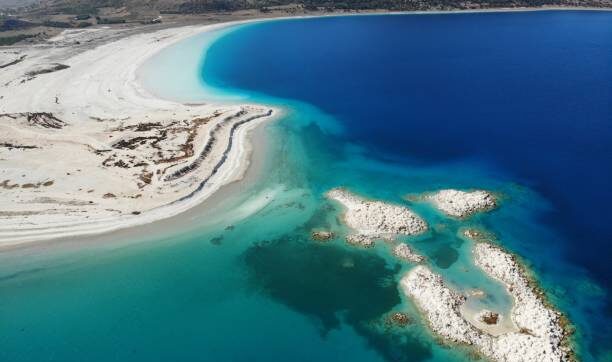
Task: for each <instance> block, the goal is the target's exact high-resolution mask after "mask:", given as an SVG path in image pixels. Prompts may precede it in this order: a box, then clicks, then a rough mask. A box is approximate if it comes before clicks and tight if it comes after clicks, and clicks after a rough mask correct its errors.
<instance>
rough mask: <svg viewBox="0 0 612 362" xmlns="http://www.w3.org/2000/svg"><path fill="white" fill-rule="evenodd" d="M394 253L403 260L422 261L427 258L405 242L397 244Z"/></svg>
mask: <svg viewBox="0 0 612 362" xmlns="http://www.w3.org/2000/svg"><path fill="white" fill-rule="evenodd" d="M393 255H395V256H396V257H397V258H399V259H402V260H407V261H411V262H414V263H420V262H422V261H423V260H425V257H423V256H422V255H419V254H417V253H415V252H414V250H412V249H411V248H410V247H409V246H408V245H406V244H404V243H400V244H397V245H396V246H395V247H394V248H393Z"/></svg>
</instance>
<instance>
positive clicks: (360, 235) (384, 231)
mask: <svg viewBox="0 0 612 362" xmlns="http://www.w3.org/2000/svg"><path fill="white" fill-rule="evenodd" d="M327 197H328V198H329V199H331V200H334V201H337V202H339V203H341V204H342V205H343V206H344V207H345V208H346V212H345V213H344V222H345V223H346V225H347V226H349V227H350V228H352V229H353V230H354V234H353V235H350V236H349V237H348V238H347V241H348V242H349V243H351V244H359V245H363V246H370V245H372V244H373V242H374V240H375V239H386V240H393V239H394V238H395V237H396V236H397V235H417V234H420V233H423V232H424V231H426V230H427V224H426V223H425V221H424V220H423V219H422V218H421V217H420V216H418V215H417V214H415V213H414V212H412V211H411V210H410V209H408V208H406V207H403V206H399V205H393V204H388V203H385V202H382V201H370V200H366V199H364V198H362V197H359V196H357V195H354V194H352V193H350V192H349V191H347V190H345V189H340V188H338V189H333V190H331V191H329V192H328V193H327Z"/></svg>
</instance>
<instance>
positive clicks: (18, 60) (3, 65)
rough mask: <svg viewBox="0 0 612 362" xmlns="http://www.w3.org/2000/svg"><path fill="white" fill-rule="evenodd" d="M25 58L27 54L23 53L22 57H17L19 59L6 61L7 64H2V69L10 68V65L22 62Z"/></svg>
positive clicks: (0, 67)
mask: <svg viewBox="0 0 612 362" xmlns="http://www.w3.org/2000/svg"><path fill="white" fill-rule="evenodd" d="M25 58H26V55H22V56H21V57H19V58H17V59H15V60H13V61H12V62H8V63H6V64H0V69H2V68H8V67H10V66H11V65H15V64H17V63H21V62H22V61H23V60H24V59H25Z"/></svg>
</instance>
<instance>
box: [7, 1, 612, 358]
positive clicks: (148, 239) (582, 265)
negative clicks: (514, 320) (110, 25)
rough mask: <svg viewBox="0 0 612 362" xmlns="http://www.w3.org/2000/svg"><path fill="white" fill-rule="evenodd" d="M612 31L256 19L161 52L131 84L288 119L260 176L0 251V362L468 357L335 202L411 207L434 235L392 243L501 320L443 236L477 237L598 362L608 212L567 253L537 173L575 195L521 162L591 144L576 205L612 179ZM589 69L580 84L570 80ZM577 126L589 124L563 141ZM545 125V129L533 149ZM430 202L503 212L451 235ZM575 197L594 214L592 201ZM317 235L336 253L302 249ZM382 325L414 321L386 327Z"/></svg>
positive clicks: (443, 21)
mask: <svg viewBox="0 0 612 362" xmlns="http://www.w3.org/2000/svg"><path fill="white" fill-rule="evenodd" d="M610 20H612V14H610V15H608V14H606V13H591V12H580V13H575V12H541V13H537V14H536V13H516V14H463V15H435V16H434V15H427V16H414V15H406V16H367V17H350V18H347V17H343V18H326V19H314V20H312V19H310V20H307V19H304V20H287V21H272V22H263V23H258V24H254V25H245V26H239V27H235V28H231V29H226V30H223V31H221V32H218V33H214V34H205V35H201V36H196V37H193V38H191V39H188V40H186V41H183V42H181V43H179V44H177V45H175V46H173V47H171V48H168V49H167V50H164V51H162V52H161V53H160V54H159V56H158V57H156V58H155V59H153V60H152V62H150V63H149V64H147V65H145V67H144V68H143V70H142V74H141V75H142V76H144V77H145V79H146V85H147V86H148V87H150V88H152V89H154V90H155V92H156V93H158V94H160V95H162V96H165V97H168V98H174V99H180V100H183V101H198V100H202V99H210V98H211V97H213V98H217V99H225V100H228V101H233V102H235V101H244V100H245V101H250V102H260V103H267V104H273V105H277V106H280V107H282V108H283V109H284V110H285V112H286V114H285V116H284V117H283V119H281V120H279V121H277V122H275V123H272V124H270V125H268V126H266V129H265V133H266V136H267V137H266V144H265V145H260V146H265V147H259V148H260V149H261V148H265V155H262V156H265V158H266V162H265V163H264V164H263V165H262V166H261V167H262V168H263V171H262V172H261V176H260V177H258V179H257V181H256V182H249V183H245V184H244V185H243V186H241V187H240V188H239V190H240V191H241V193H240V194H234V195H233V196H232V197H231V198H228V199H227V200H225V199H224V200H222V201H221V202H219V203H218V204H217V205H216V206H215V209H214V211H213V212H210V213H208V214H207V213H205V212H204V211H202V215H201V216H198V213H199V212H200V211H196V212H193V215H195V216H193V218H192V214H190V215H189V216H188V217H187V216H186V217H185V218H184V219H185V220H186V221H185V220H183V223H182V224H179V225H180V227H176V228H174V229H172V230H163V231H161V232H159V230H157V229H153V227H144V228H139V229H137V231H138V235H137V236H136V237H135V236H134V234H129V233H123V234H122V233H119V234H118V235H116V236H110V237H108V238H112V239H113V240H112V241H113V242H112V243H111V244H105V243H104V241H105V240H104V238H102V239H103V240H88V239H91V238H85V239H87V240H83V241H84V242H85V241H91V242H90V243H86V244H85V245H83V246H80V247H74V246H72V245H70V246H67V247H58V248H52V249H51V250H42V251H41V250H24V251H16V252H13V253H10V254H3V255H0V360H2V361H70V360H79V361H81V360H92V361H97V360H99V361H108V360H204V361H213V360H214V361H217V360H223V361H226V360H230V361H243V360H244V361H246V360H249V361H252V360H262V361H270V360H296V361H310V360H315V359H320V360H340V359H351V360H357V361H377V360H381V361H383V360H386V361H402V360H403V361H467V360H470V359H471V355H470V352H469V351H466V350H463V349H462V348H448V347H445V346H442V345H440V344H439V343H438V342H437V340H436V339H435V338H434V337H433V336H432V335H431V334H430V332H429V330H428V329H427V327H426V326H425V324H424V321H423V320H422V319H421V318H420V316H419V315H418V313H416V311H415V310H414V307H413V306H412V304H411V303H410V301H407V300H404V298H403V296H402V295H401V293H400V292H399V290H398V288H397V282H398V280H399V278H400V277H401V275H402V274H403V273H404V272H405V271H406V270H408V269H409V268H410V265H406V264H399V263H397V262H396V261H395V260H394V259H393V258H392V257H391V255H390V253H389V250H388V248H387V246H386V245H385V244H384V243H381V242H379V243H378V244H377V246H376V247H375V248H373V249H366V250H364V249H355V248H352V247H349V246H347V245H345V243H344V242H343V240H342V237H343V236H344V235H345V233H346V228H345V227H344V226H343V225H341V224H340V223H339V222H338V221H337V220H338V215H339V212H340V210H338V209H337V206H336V205H334V204H332V203H329V202H327V201H326V200H325V199H324V198H323V197H322V194H323V193H324V192H325V191H327V190H328V189H330V188H332V187H337V186H346V187H348V188H350V189H351V190H352V191H354V192H357V193H360V194H363V195H366V196H370V197H374V198H379V199H383V200H388V201H392V202H396V203H400V204H405V205H408V206H410V207H412V208H413V209H414V210H415V211H416V212H418V213H419V214H420V215H422V216H423V217H424V218H426V219H427V221H428V222H429V224H430V225H431V226H432V228H431V231H429V232H428V233H427V234H425V235H422V236H419V237H416V238H406V239H405V240H404V241H405V242H408V243H410V244H411V245H412V246H413V247H414V248H415V249H416V250H418V251H419V252H420V253H422V254H424V255H425V256H426V257H427V258H428V261H429V264H430V265H431V266H432V268H433V269H435V270H436V271H437V272H439V273H441V274H443V275H444V276H445V278H447V279H448V280H449V281H450V282H451V283H452V284H453V285H454V286H456V287H457V288H459V289H465V290H467V289H474V288H479V289H482V290H484V291H486V292H487V298H485V299H484V300H482V301H481V302H480V303H481V305H483V306H487V307H488V308H493V309H495V310H499V311H500V312H504V311H507V310H508V308H509V307H510V304H511V300H509V298H508V296H507V295H506V293H505V292H504V291H503V288H501V286H500V285H499V284H497V283H495V282H493V281H491V280H489V279H487V278H486V277H485V276H484V275H483V274H482V273H481V272H480V271H479V270H477V269H476V268H474V266H473V265H472V263H471V258H470V250H471V249H470V242H469V241H465V240H463V239H462V238H459V237H457V232H458V230H459V229H460V228H461V227H465V226H476V227H481V228H485V229H487V230H489V231H491V232H493V233H494V234H495V235H496V236H497V238H498V241H499V242H500V243H502V244H503V245H505V246H506V247H508V248H509V249H511V250H514V251H516V252H517V253H518V254H519V255H521V256H522V257H523V258H524V259H525V260H526V262H527V263H528V264H529V266H530V267H531V268H532V269H533V270H534V272H535V273H536V275H537V277H538V279H539V281H540V282H541V283H542V285H543V286H544V287H545V289H546V291H547V293H548V295H549V297H550V299H551V300H552V301H553V302H554V303H555V304H556V305H558V306H559V308H560V309H561V310H562V311H564V312H566V313H567V314H568V315H569V317H570V319H571V320H572V322H573V323H574V324H575V325H576V328H577V334H576V338H575V339H576V348H577V352H578V353H579V356H580V357H581V359H582V360H586V361H605V360H609V359H610V356H611V354H612V352H611V351H610V349H609V348H610V347H609V345H608V344H609V343H607V342H608V341H609V340H610V339H611V337H612V334H611V332H610V327H609V325H610V321H611V318H610V304H609V302H608V299H607V295H608V292H609V289H608V288H609V284H608V283H607V280H609V279H607V277H608V275H607V274H605V272H602V271H601V270H600V269H605V268H601V265H605V260H609V256H610V247H609V246H606V245H604V243H603V242H600V241H597V240H599V239H597V238H605V237H607V235H610V234H607V231H606V230H608V229H606V228H605V227H603V226H602V225H601V222H598V220H600V219H602V218H603V219H605V215H606V214H605V210H604V211H601V212H602V213H604V214H603V216H602V215H600V214H599V213H594V214H593V215H592V216H589V217H588V218H580V219H578V226H576V228H577V230H578V231H574V232H584V235H589V242H591V241H592V243H593V245H596V246H597V247H598V249H597V253H592V252H589V251H585V252H584V253H583V254H581V255H574V254H576V253H577V252H578V251H580V250H582V249H583V248H582V249H581V248H579V247H578V246H581V245H584V242H582V243H581V241H582V240H581V239H577V238H575V237H574V235H573V234H572V233H570V232H568V231H567V230H568V229H567V228H563V227H560V226H559V224H560V223H563V222H564V221H566V220H567V218H568V216H567V215H568V213H569V215H570V216H571V215H573V214H572V213H576V212H579V211H584V210H575V207H576V206H575V205H574V203H573V202H574V201H575V200H573V199H569V200H567V199H565V200H564V199H558V198H557V197H556V195H557V194H556V193H555V189H554V187H552V186H551V185H549V183H550V182H551V181H550V179H549V178H547V177H544V176H546V175H549V174H550V175H553V176H556V179H557V182H558V183H561V186H562V187H567V188H568V189H567V190H569V189H570V188H571V187H572V186H574V185H576V184H580V178H578V177H571V176H572V175H568V174H567V173H564V172H562V170H561V169H559V168H556V167H555V166H556V163H554V162H548V163H542V162H539V158H540V157H539V156H537V155H536V154H535V152H534V149H537V148H541V149H542V152H544V156H546V157H550V154H555V153H557V154H558V153H559V152H560V151H563V152H568V153H571V152H577V150H579V149H580V147H584V144H585V143H589V142H587V141H589V140H590V143H589V144H590V145H592V146H591V147H594V149H595V150H597V151H598V152H597V153H595V152H594V151H593V150H591V152H592V153H593V160H592V161H593V163H594V164H599V166H600V167H599V171H597V169H592V168H590V167H588V166H589V165H588V164H587V165H585V166H583V167H581V168H580V170H581V172H584V176H585V179H584V180H583V181H582V182H583V183H582V185H583V187H582V188H581V190H582V191H584V188H588V189H589V190H587V191H591V190H590V189H591V188H594V187H595V186H596V185H595V184H593V183H592V182H591V181H590V178H591V177H586V176H587V175H592V174H594V175H595V176H597V180H596V181H593V182H602V181H606V180H609V174H608V172H609V171H608V170H602V168H603V167H601V165H603V164H605V163H604V161H606V160H608V159H607V157H609V155H610V153H607V152H608V151H609V148H608V147H609V145H610V142H609V141H610V134H609V127H608V128H605V127H604V128H602V127H601V125H602V124H605V121H608V122H609V120H610V119H611V118H610V109H609V107H607V106H605V104H607V103H605V102H604V100H605V101H606V102H607V100H609V97H608V95H610V89H609V84H610V83H609V81H610V80H612V75H611V74H610V73H611V72H612V70H610V69H609V67H605V64H609V63H606V62H605V59H612V58H609V57H610V54H611V52H612V44H610V41H611V40H610V39H612V38H611V37H608V35H610V27H609V25H606V24H610ZM483 29H487V31H483ZM553 35H554V36H553ZM470 39H471V41H470ZM514 39H518V40H514ZM584 39H588V41H585V40H584ZM509 49H510V50H511V51H509ZM204 54H205V55H206V57H205V58H204V57H203V55H204ZM509 56H512V57H513V58H509ZM543 59H547V60H548V61H547V62H543ZM584 59H589V62H590V63H589V64H588V66H587V65H580V66H578V65H577V64H583V63H579V62H580V61H583V60H584ZM577 62H578V63H577ZM560 70H564V71H563V73H562V74H563V77H561V76H559V72H560ZM517 77H518V78H517ZM489 79H490V80H489ZM324 82H325V83H324ZM491 83H492V84H491ZM568 84H571V85H572V87H568ZM493 85H495V87H493ZM551 89H552V90H554V92H553V91H551ZM521 93H525V95H524V97H520V95H521ZM576 94H579V95H582V94H584V95H588V96H584V97H578V96H576ZM535 95H537V99H534V97H535ZM555 99H556V100H555ZM568 99H571V101H572V102H570V105H567V106H566V107H565V106H563V104H565V103H567V102H568ZM441 100H443V101H441ZM470 100H479V102H478V107H476V105H475V104H473V103H470ZM535 100H537V102H536V101H535ZM528 101H530V102H528ZM559 103H562V104H561V105H560V104H559ZM533 104H536V105H533ZM602 104H604V106H602ZM538 105H539V106H538ZM500 107H501V109H503V111H495V110H496V109H500ZM525 107H528V108H525ZM555 107H556V108H555ZM557 108H560V109H557ZM473 109H478V112H472V110H473ZM519 111H520V112H519ZM553 111H554V112H553ZM568 112H569V113H568ZM578 115H580V116H581V117H580V119H581V122H582V125H583V126H582V127H580V129H579V130H576V129H575V128H574V129H572V128H571V127H569V126H567V125H571V124H573V123H572V122H571V120H573V119H576V117H577V116H578ZM519 116H520V117H519ZM562 116H563V117H565V118H563V117H562ZM551 118H552V119H553V120H555V122H556V123H555V126H556V127H554V128H555V131H554V132H552V133H550V132H549V133H548V136H549V137H544V138H542V137H541V132H543V131H544V125H545V124H546V123H547V122H551ZM492 119H494V120H495V123H493V121H491V120H492ZM448 120H454V121H456V122H449V121H448ZM536 121H538V122H541V123H537V124H536V126H532V125H533V124H534V122H536ZM508 124H510V125H512V126H511V127H509V126H508ZM549 126H550V124H549ZM534 127H535V128H534ZM568 127H569V128H568ZM515 129H516V131H515ZM585 130H590V132H586V131H585ZM572 131H573V133H572ZM521 133H526V134H528V135H531V137H527V139H525V138H524V137H523V138H521V137H520V134H521ZM483 134H485V135H490V136H491V137H490V138H491V139H490V140H489V139H486V140H483V139H482V135H483ZM570 135H571V137H570ZM451 136H453V137H451ZM536 136H537V137H536ZM536 138H537V140H539V141H540V143H539V144H537V145H534V146H531V144H530V142H534V139H536ZM474 139H476V140H477V141H479V143H475V142H474ZM542 139H544V140H545V141H546V142H544V141H543V140H542ZM559 140H563V141H564V143H563V145H564V148H559ZM517 145H518V146H517ZM521 147H522V148H525V149H526V151H521V150H520V149H521ZM555 147H556V148H555ZM508 150H511V151H513V152H512V154H509V153H508ZM564 150H565V151H564ZM549 151H550V153H546V152H549ZM523 152H527V154H525V153H523ZM544 156H541V157H544ZM519 161H520V162H519ZM563 161H564V162H565V166H575V162H577V161H581V162H585V160H584V159H574V158H572V157H569V156H568V157H564V158H563ZM572 162H574V163H572ZM522 163H528V164H530V165H531V167H527V166H525V167H518V166H517V165H520V164H522ZM549 164H550V165H549ZM568 168H569V169H571V167H568ZM541 169H543V171H542V172H541V173H538V172H534V171H533V170H538V171H539V170H541ZM542 175H544V176H542ZM590 182H591V183H590ZM441 187H459V188H462V187H465V188H471V187H482V188H487V189H491V190H494V191H496V192H499V193H500V194H502V195H503V200H502V207H501V208H499V209H498V210H496V211H494V212H492V213H489V214H486V215H481V216H477V217H475V218H473V219H470V220H469V221H467V222H458V221H454V220H450V219H448V218H446V217H444V216H442V215H440V214H439V213H437V212H436V211H435V210H433V209H432V208H431V207H430V206H428V205H426V204H421V203H412V202H409V201H407V200H406V198H404V196H406V195H409V194H415V193H419V192H423V191H428V190H432V189H436V188H441ZM580 195H582V196H584V197H585V198H586V200H589V203H588V207H589V210H591V208H596V207H597V205H593V204H592V202H591V201H590V199H589V198H588V197H589V195H590V193H589V192H586V191H585V192H581V194H580ZM606 195H607V194H606V190H602V191H601V193H600V197H601V198H602V200H605V197H606ZM266 196H267V198H266ZM560 205H563V207H562V206H560ZM584 219H587V220H586V221H585V220H584ZM587 222H591V224H588V223H587ZM585 223H586V224H585ZM583 225H587V226H589V225H596V228H595V230H596V231H597V232H598V233H600V234H598V235H596V237H597V238H595V237H593V235H594V234H593V233H586V231H585V229H581V228H580V227H582V226H583ZM608 227H609V226H608ZM315 228H324V229H330V230H333V231H334V232H335V233H336V235H337V236H338V237H337V239H336V240H333V241H331V242H329V243H318V242H314V241H312V240H310V238H309V233H310V230H312V229H315ZM602 230H603V231H602ZM93 239H97V238H93ZM135 239H137V240H135ZM134 241H139V242H138V243H135V242H134ZM602 259H603V260H604V261H603V262H602ZM392 311H404V312H406V313H408V314H409V316H410V317H411V320H412V323H411V324H410V325H408V326H407V327H404V328H399V327H394V326H389V325H388V324H387V323H385V320H386V316H387V315H388V313H390V312H392Z"/></svg>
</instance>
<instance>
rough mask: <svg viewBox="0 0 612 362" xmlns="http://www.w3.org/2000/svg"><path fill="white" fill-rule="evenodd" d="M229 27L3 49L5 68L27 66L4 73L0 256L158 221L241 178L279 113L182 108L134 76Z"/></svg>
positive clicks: (86, 34)
mask: <svg viewBox="0 0 612 362" xmlns="http://www.w3.org/2000/svg"><path fill="white" fill-rule="evenodd" d="M224 26H228V25H227V24H219V25H209V26H199V27H180V28H171V29H165V30H160V31H156V32H151V33H139V34H133V35H127V36H126V34H121V31H119V30H110V29H97V30H96V31H83V32H74V31H67V32H66V33H65V34H63V35H61V36H59V37H56V38H54V39H53V42H52V45H42V46H29V47H12V48H5V49H2V53H1V55H2V56H1V57H0V60H1V61H0V65H6V64H7V63H11V62H14V61H15V60H18V59H21V57H23V56H25V58H23V59H22V60H21V61H19V62H17V63H15V64H11V65H8V66H6V67H5V68H3V69H2V71H1V72H0V205H2V209H0V246H6V245H12V244H16V243H23V242H28V241H34V240H41V239H51V238H58V237H67V236H74V235H82V234H92V233H102V232H107V231H111V230H116V229H120V228H125V227H129V226H133V225H138V224H144V223H150V222H152V221H155V220H159V219H162V218H167V217H170V216H172V215H176V214H178V213H180V212H182V211H184V210H186V209H188V208H190V207H192V206H194V205H196V204H198V203H200V202H202V201H203V200H204V199H206V198H207V197H209V196H210V195H211V194H212V193H214V192H215V191H216V190H218V189H219V188H220V187H221V186H222V185H224V184H227V183H229V182H232V181H235V180H237V179H239V178H240V177H241V176H242V174H243V173H244V169H245V167H246V166H247V165H248V156H249V152H248V151H249V150H250V148H249V146H248V145H247V144H246V141H247V138H248V137H247V136H248V133H249V131H250V130H251V129H253V128H254V127H255V126H257V125H258V124H261V123H262V122H263V121H265V120H267V119H270V118H271V117H270V116H271V115H272V114H273V113H275V114H278V111H277V110H273V109H271V108H269V107H265V106H259V105H248V104H244V105H215V104H207V105H200V106H194V105H183V104H180V103H176V102H171V101H167V100H162V99H159V98H157V97H155V96H153V95H152V94H150V93H149V92H147V91H146V90H144V89H143V88H142V87H141V86H140V84H139V81H138V79H137V77H136V71H137V69H138V67H139V66H140V65H141V64H143V62H145V61H146V60H147V59H149V58H150V57H152V56H153V55H155V54H156V53H157V52H158V51H159V50H160V49H162V48H164V47H166V46H168V45H170V44H173V43H175V42H177V41H180V40H182V39H184V38H186V37H189V36H191V35H195V34H198V33H200V32H203V31H212V30H215V29H218V28H220V27H224ZM77 41H78V42H79V43H80V44H81V45H77V44H76V42H77ZM82 44H88V45H87V46H86V50H83V49H82V48H81V46H82ZM64 66H68V68H66V69H59V68H64ZM55 69H59V70H57V71H54V70H55ZM41 72H46V73H41ZM42 112H45V113H44V114H43V113H42ZM230 135H233V136H232V138H233V142H232V145H231V147H229V140H230ZM224 153H226V155H225V157H224ZM204 180H206V183H205V184H204V185H202V182H203V181H204Z"/></svg>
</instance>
